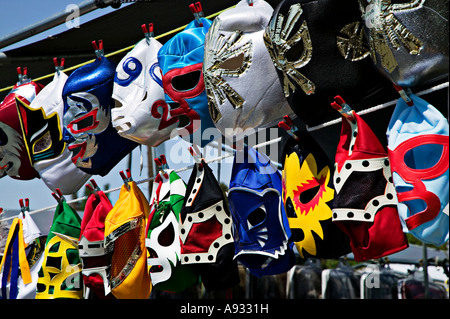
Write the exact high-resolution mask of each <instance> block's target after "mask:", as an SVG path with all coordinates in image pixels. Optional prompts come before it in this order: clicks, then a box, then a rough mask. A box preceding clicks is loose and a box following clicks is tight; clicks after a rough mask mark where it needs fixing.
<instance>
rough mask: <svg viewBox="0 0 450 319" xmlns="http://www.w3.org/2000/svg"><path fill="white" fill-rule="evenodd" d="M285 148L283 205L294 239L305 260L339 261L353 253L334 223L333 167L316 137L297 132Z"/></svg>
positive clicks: (344, 236) (345, 238) (346, 239)
mask: <svg viewBox="0 0 450 319" xmlns="http://www.w3.org/2000/svg"><path fill="white" fill-rule="evenodd" d="M295 136H297V138H298V140H296V139H295V138H294V137H289V138H288V139H287V140H286V141H285V143H284V148H283V155H282V158H283V174H282V176H283V204H284V207H285V210H286V214H287V217H288V221H289V226H290V228H291V232H292V236H291V239H292V240H293V242H294V243H295V245H296V247H297V251H298V252H299V254H300V256H301V257H302V258H307V257H314V258H338V257H340V256H342V255H345V254H347V253H349V252H351V248H350V243H349V240H348V236H347V235H346V234H345V233H344V232H343V231H342V230H341V229H340V228H339V227H338V226H337V225H336V224H334V223H333V221H332V211H331V209H332V207H333V200H334V196H335V191H334V188H333V181H332V165H331V163H330V161H329V159H328V157H327V155H326V154H325V152H324V151H323V150H322V148H321V147H320V146H319V144H317V142H316V141H315V140H314V139H313V137H312V136H311V135H310V134H309V133H308V132H307V131H306V130H305V131H297V132H295Z"/></svg>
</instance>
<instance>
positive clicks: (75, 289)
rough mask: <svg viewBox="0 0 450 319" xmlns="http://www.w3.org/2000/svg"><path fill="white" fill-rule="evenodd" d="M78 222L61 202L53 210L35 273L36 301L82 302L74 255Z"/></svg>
mask: <svg viewBox="0 0 450 319" xmlns="http://www.w3.org/2000/svg"><path fill="white" fill-rule="evenodd" d="M80 225H81V218H80V216H78V214H77V212H76V211H75V210H74V209H73V208H72V207H70V206H69V205H68V204H67V203H66V201H64V200H62V201H60V202H59V204H58V206H57V207H56V211H55V215H54V217H53V223H52V226H51V228H50V232H49V234H48V237H47V241H46V243H45V252H44V261H43V263H42V266H41V269H40V270H39V273H38V274H39V278H38V282H37V286H36V299H57V298H69V299H82V298H83V279H82V276H81V260H80V256H79V253H78V238H79V237H80Z"/></svg>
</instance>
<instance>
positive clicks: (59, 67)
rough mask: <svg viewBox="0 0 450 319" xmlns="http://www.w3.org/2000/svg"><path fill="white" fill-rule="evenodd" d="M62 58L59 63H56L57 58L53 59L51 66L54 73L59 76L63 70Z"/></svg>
mask: <svg viewBox="0 0 450 319" xmlns="http://www.w3.org/2000/svg"><path fill="white" fill-rule="evenodd" d="M64 61H65V59H64V58H61V63H58V58H53V64H54V65H55V71H56V72H57V73H58V74H59V72H60V71H62V70H63V69H64Z"/></svg>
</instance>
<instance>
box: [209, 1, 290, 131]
mask: <svg viewBox="0 0 450 319" xmlns="http://www.w3.org/2000/svg"><path fill="white" fill-rule="evenodd" d="M272 12H273V9H272V7H271V6H270V5H269V4H268V3H267V2H265V1H263V0H257V1H254V2H253V4H252V6H250V5H249V4H248V2H247V1H246V0H241V1H240V2H239V3H238V4H237V5H236V7H234V8H232V9H230V10H227V11H224V12H223V13H221V14H220V15H219V16H217V17H216V18H215V19H214V22H213V24H212V26H211V28H210V29H209V30H208V34H207V36H206V41H205V61H204V64H203V72H204V78H205V87H206V92H207V96H208V104H209V112H210V115H211V118H212V120H213V122H214V124H215V125H216V127H217V128H218V129H219V130H220V132H221V133H222V135H224V136H225V137H227V138H229V139H231V138H233V137H236V138H237V139H240V138H241V137H243V134H244V133H243V131H245V130H248V129H256V128H261V127H270V126H273V125H274V124H276V123H275V122H276V121H277V120H279V119H280V118H281V116H280V114H283V115H284V114H291V113H292V110H291V108H290V107H289V104H288V103H287V102H286V99H284V98H283V91H282V89H281V87H280V84H279V81H278V76H277V73H276V70H275V68H274V67H273V64H272V63H271V60H270V55H269V54H268V52H267V49H266V47H265V46H264V40H263V33H264V29H265V27H266V26H267V24H268V22H269V20H270V17H271V15H272ZM255 79H260V80H258V81H255Z"/></svg>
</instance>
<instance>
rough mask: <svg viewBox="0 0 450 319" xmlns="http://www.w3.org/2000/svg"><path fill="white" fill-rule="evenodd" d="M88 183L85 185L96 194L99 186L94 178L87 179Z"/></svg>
mask: <svg viewBox="0 0 450 319" xmlns="http://www.w3.org/2000/svg"><path fill="white" fill-rule="evenodd" d="M89 182H90V183H87V184H86V187H87V188H88V189H89V190H90V191H91V192H92V194H94V195H95V196H98V193H97V192H98V191H99V190H100V187H98V185H97V183H96V182H95V180H94V179H90V180H89Z"/></svg>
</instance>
